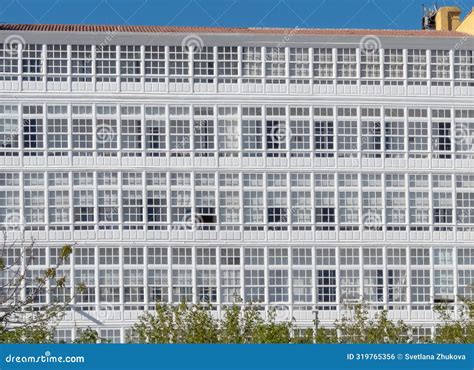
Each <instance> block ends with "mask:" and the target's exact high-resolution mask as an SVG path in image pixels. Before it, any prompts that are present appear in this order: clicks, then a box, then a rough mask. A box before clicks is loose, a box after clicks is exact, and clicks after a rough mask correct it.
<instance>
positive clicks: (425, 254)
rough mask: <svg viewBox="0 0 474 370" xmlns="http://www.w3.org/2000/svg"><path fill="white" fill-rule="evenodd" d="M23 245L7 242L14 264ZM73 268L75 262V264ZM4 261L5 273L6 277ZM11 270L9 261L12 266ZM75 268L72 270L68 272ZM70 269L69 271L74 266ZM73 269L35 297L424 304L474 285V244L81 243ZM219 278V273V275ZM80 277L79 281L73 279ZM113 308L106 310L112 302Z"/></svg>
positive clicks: (39, 255) (103, 301)
mask: <svg viewBox="0 0 474 370" xmlns="http://www.w3.org/2000/svg"><path fill="white" fill-rule="evenodd" d="M19 248H20V247H14V248H11V249H9V250H8V254H7V255H5V256H4V260H5V263H6V265H7V266H10V264H12V265H14V263H15V262H14V261H15V258H16V257H17V256H18V255H19V253H20V250H19ZM59 250H60V247H42V246H35V247H34V248H33V249H32V251H31V253H32V254H33V256H32V257H33V258H32V261H33V263H32V266H31V269H29V270H28V274H29V275H30V276H29V277H27V279H26V281H25V285H26V289H29V286H30V282H31V279H33V278H34V277H35V276H37V274H38V273H39V272H40V271H41V270H42V269H45V268H47V267H48V266H54V265H55V264H56V263H57V258H58V253H59ZM72 269H74V271H72ZM8 271H10V270H8V269H5V271H2V273H1V275H0V277H1V278H2V281H3V280H4V281H6V280H5V279H7V278H8V276H7V273H8ZM10 273H14V271H10ZM73 273H74V274H73ZM72 274H73V275H72ZM60 275H61V277H63V276H65V277H70V276H74V282H75V283H76V284H71V281H70V279H69V278H68V279H67V280H66V281H67V282H68V283H67V284H66V285H65V286H61V287H55V285H54V281H53V284H52V289H51V290H48V291H46V290H45V291H44V293H43V294H39V295H38V299H37V301H35V302H32V303H33V304H37V305H40V304H42V303H47V302H64V300H65V299H68V298H71V297H72V299H73V302H74V303H75V306H76V308H75V309H76V310H85V311H87V310H95V309H97V307H99V308H100V307H107V309H109V310H115V308H114V307H117V310H119V307H122V309H124V310H126V311H127V310H129V311H142V310H144V309H145V308H146V309H150V310H153V309H154V305H155V303H156V302H172V303H180V302H182V301H187V302H194V303H198V302H199V303H211V304H217V305H219V304H223V305H225V304H230V303H234V302H237V303H241V302H244V303H250V302H254V303H256V302H258V303H261V304H268V305H272V304H284V303H286V304H293V305H294V306H293V308H294V309H295V310H298V309H299V308H301V307H304V306H306V305H308V304H309V305H317V306H318V307H319V308H320V309H322V310H338V309H339V308H341V305H343V304H345V303H349V302H356V301H360V300H364V301H365V302H367V303H368V304H369V305H371V306H375V307H377V308H380V309H381V308H386V309H388V310H389V311H391V310H398V311H400V310H405V311H406V310H424V309H427V308H426V307H428V310H429V307H430V305H433V304H436V303H440V302H453V303H455V302H458V301H459V300H460V299H462V297H465V298H472V297H473V295H474V292H473V289H472V284H473V283H474V248H473V247H467V246H458V247H453V246H421V245H411V246H392V245H377V246H357V245H340V246H337V247H335V246H333V247H329V246H324V245H323V246H316V247H315V246H291V247H288V246H268V245H267V246H242V245H240V246H236V245H233V246H232V245H228V246H209V245H204V246H199V245H186V246H170V245H145V246H144V245H140V244H136V245H133V246H130V245H127V244H124V245H123V246H122V247H117V246H103V245H81V246H77V247H75V248H74V251H73V255H72V257H71V259H70V261H69V262H66V263H65V264H63V265H62V266H61V268H60ZM218 280H219V282H218ZM77 284H82V287H81V289H80V290H79V291H75V289H76V288H75V286H77ZM109 314H110V312H109Z"/></svg>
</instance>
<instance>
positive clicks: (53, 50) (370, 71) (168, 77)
mask: <svg viewBox="0 0 474 370" xmlns="http://www.w3.org/2000/svg"><path fill="white" fill-rule="evenodd" d="M473 53H474V51H472V50H464V49H463V48H459V49H456V50H449V49H435V50H427V49H403V48H398V49H397V48H391V49H377V50H374V51H370V52H366V50H363V49H362V50H361V49H359V48H351V47H340V48H334V49H333V48H307V47H282V46H278V47H263V46H262V47H257V46H252V47H247V46H246V47H238V46H225V47H224V46H204V47H202V48H200V49H198V50H195V52H193V53H189V52H188V50H187V49H186V48H183V47H182V46H148V45H147V46H145V45H67V44H47V45H42V44H25V45H22V46H20V48H19V51H18V52H16V50H15V53H12V52H10V50H9V46H8V45H4V44H0V81H17V80H20V79H21V80H23V81H45V82H46V81H47V82H56V83H57V82H67V81H68V78H70V79H71V81H76V82H78V81H79V82H89V83H91V82H93V81H92V79H91V78H92V77H93V76H96V81H97V82H100V83H102V82H113V81H116V82H118V81H121V82H124V83H132V84H133V83H144V84H145V85H146V84H147V83H158V84H168V83H170V84H174V83H188V82H193V83H197V84H211V85H212V84H214V83H218V84H229V83H230V84H237V83H238V82H239V80H240V81H241V82H243V83H244V84H268V85H275V84H282V85H285V84H286V83H287V82H288V83H289V84H292V85H293V84H295V85H306V86H309V85H311V84H315V85H326V84H332V83H334V84H336V85H356V84H360V85H372V86H375V85H382V84H383V85H387V86H390V85H392V86H393V85H403V84H406V85H407V86H408V85H411V86H424V85H427V84H431V85H432V86H435V87H436V86H438V87H439V86H451V84H452V86H473V84H474V67H473V64H472V60H473ZM19 66H21V68H19ZM158 76H160V77H161V78H157V77H158ZM94 81H95V80H94ZM31 86H33V85H29V87H28V89H31V88H32V87H31ZM38 86H39V85H38ZM53 86H55V87H53ZM81 86H82V87H81ZM100 86H103V85H102V84H101V85H100ZM173 86H175V85H173ZM38 88H39V87H38ZM50 88H52V89H57V86H56V85H51V87H50ZM81 88H84V86H83V85H81V84H72V85H71V86H70V87H69V88H66V90H68V89H73V90H75V89H81ZM33 89H34V88H33ZM97 89H98V90H100V88H99V87H97ZM123 89H125V90H126V89H127V87H126V85H123ZM143 91H153V90H149V89H146V88H145V89H144V90H143ZM159 91H161V92H165V91H166V89H165V90H159ZM169 91H179V90H173V88H171V86H170V90H169ZM198 91H199V90H198ZM219 91H220V90H219ZM224 91H225V90H224ZM292 91H294V90H292ZM296 91H298V90H296ZM417 91H418V90H417ZM419 91H421V90H419ZM242 92H244V91H242Z"/></svg>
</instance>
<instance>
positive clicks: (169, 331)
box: [127, 303, 293, 344]
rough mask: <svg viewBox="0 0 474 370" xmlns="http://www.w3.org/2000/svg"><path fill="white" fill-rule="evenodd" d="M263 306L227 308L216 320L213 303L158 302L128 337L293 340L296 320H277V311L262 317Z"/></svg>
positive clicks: (201, 340)
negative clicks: (293, 327)
mask: <svg viewBox="0 0 474 370" xmlns="http://www.w3.org/2000/svg"><path fill="white" fill-rule="evenodd" d="M262 312H263V311H261V309H260V308H259V307H257V306H254V305H249V306H247V307H245V308H244V309H241V307H239V306H238V305H233V306H230V307H226V308H225V312H224V317H223V318H222V319H217V318H215V317H214V315H213V311H212V307H211V306H203V305H187V304H185V303H182V304H180V305H178V306H173V305H164V304H157V305H156V311H155V312H153V313H150V312H149V313H146V314H144V315H143V316H141V317H140V318H139V321H138V322H137V323H136V324H135V325H134V326H133V328H132V334H131V336H130V337H129V338H127V340H128V341H129V342H138V343H235V344H243V343H291V342H292V338H291V331H292V326H293V323H292V322H291V321H290V322H283V323H280V322H277V321H276V312H275V311H270V312H269V313H268V315H267V318H266V319H264V318H263V317H262Z"/></svg>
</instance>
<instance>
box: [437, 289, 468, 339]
mask: <svg viewBox="0 0 474 370" xmlns="http://www.w3.org/2000/svg"><path fill="white" fill-rule="evenodd" d="M460 300H461V305H460V306H458V317H457V318H454V316H455V315H454V309H453V307H452V306H450V305H449V304H448V303H442V304H439V305H437V306H436V307H435V309H434V310H435V312H436V313H437V314H438V316H439V318H440V319H441V320H442V323H441V324H439V325H438V326H437V327H436V331H435V335H434V338H433V341H434V342H435V343H441V344H444V343H445V344H449V343H459V344H460V343H463V344H472V343H474V302H473V301H472V300H469V299H465V298H460Z"/></svg>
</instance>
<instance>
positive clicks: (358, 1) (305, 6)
mask: <svg viewBox="0 0 474 370" xmlns="http://www.w3.org/2000/svg"><path fill="white" fill-rule="evenodd" d="M433 2H434V0H0V22H3V23H82V24H120V25H125V24H132V25H138V24H139V25H174V26H183V25H195V26H222V27H228V26H236V27H299V28H308V27H316V28H390V29H419V28H420V24H421V20H420V19H421V6H422V4H423V3H424V4H427V5H431V4H433ZM438 5H439V6H443V5H458V6H460V7H461V8H462V9H463V11H464V12H466V11H468V10H469V9H471V8H472V7H473V6H474V0H452V1H448V0H439V1H438Z"/></svg>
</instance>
